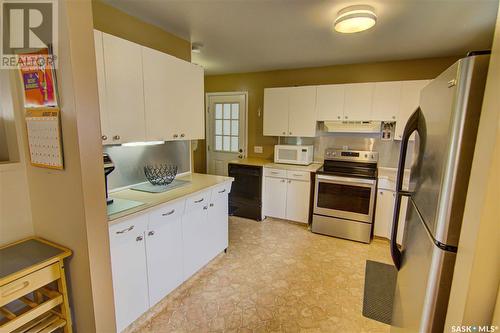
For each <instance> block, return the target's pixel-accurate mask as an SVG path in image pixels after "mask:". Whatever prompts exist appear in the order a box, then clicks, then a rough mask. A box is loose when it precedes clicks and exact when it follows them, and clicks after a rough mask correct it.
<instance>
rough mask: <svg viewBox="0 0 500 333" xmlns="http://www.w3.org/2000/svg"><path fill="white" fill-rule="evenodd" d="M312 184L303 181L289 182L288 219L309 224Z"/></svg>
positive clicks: (287, 196) (287, 195) (287, 194)
mask: <svg viewBox="0 0 500 333" xmlns="http://www.w3.org/2000/svg"><path fill="white" fill-rule="evenodd" d="M310 191H311V183H310V182H306V181H301V180H292V179H289V180H288V181H287V192H286V219H287V220H291V221H296V222H302V223H308V221H309V197H310V193H311V192H310Z"/></svg>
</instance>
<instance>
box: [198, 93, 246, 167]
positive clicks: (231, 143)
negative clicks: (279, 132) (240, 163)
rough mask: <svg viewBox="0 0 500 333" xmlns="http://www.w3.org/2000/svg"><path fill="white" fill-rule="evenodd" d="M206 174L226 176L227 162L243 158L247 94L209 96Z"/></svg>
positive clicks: (244, 154) (244, 151) (244, 153)
mask: <svg viewBox="0 0 500 333" xmlns="http://www.w3.org/2000/svg"><path fill="white" fill-rule="evenodd" d="M207 112H208V114H207V117H206V119H207V124H206V126H207V172H208V173H209V174H213V175H223V176H226V175H227V164H228V162H229V161H231V160H234V159H237V158H243V157H245V156H246V153H247V152H246V135H247V133H246V131H247V125H246V118H247V111H246V94H244V93H241V94H227V95H222V94H216V95H210V94H209V95H208V109H207Z"/></svg>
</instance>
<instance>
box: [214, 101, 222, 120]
mask: <svg viewBox="0 0 500 333" xmlns="http://www.w3.org/2000/svg"><path fill="white" fill-rule="evenodd" d="M215 119H222V104H215Z"/></svg>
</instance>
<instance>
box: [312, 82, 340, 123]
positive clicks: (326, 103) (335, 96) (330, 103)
mask: <svg viewBox="0 0 500 333" xmlns="http://www.w3.org/2000/svg"><path fill="white" fill-rule="evenodd" d="M344 95H345V85H344V84H329V85H324V86H318V87H317V89H316V119H317V120H318V121H324V120H338V121H340V120H343V119H344Z"/></svg>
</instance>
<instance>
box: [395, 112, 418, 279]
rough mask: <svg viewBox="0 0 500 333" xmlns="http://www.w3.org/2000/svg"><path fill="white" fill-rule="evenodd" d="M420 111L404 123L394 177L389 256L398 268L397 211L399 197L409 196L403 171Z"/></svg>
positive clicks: (399, 260)
mask: <svg viewBox="0 0 500 333" xmlns="http://www.w3.org/2000/svg"><path fill="white" fill-rule="evenodd" d="M421 113H422V111H421V110H420V107H419V108H417V110H415V112H413V114H412V115H411V116H410V118H409V119H408V122H407V123H406V126H405V129H404V132H403V138H402V139H401V149H400V152H399V163H398V174H397V178H396V202H395V203H394V214H393V216H392V230H391V257H392V261H393V262H394V266H396V268H397V269H398V270H399V269H400V268H401V260H402V256H403V253H402V252H401V250H400V249H399V248H398V244H397V236H398V226H399V212H400V211H401V199H402V197H403V196H408V197H409V196H411V193H409V192H408V191H403V177H404V172H405V164H406V151H407V150H408V142H409V141H410V136H411V135H412V134H413V132H415V131H417V133H419V136H421V133H420V131H419V123H420V121H421V120H422V119H423V117H421Z"/></svg>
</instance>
